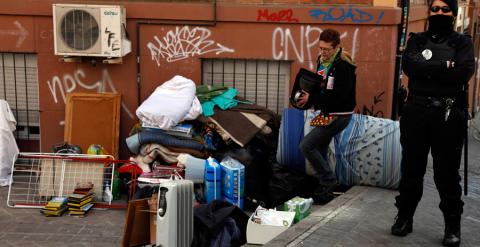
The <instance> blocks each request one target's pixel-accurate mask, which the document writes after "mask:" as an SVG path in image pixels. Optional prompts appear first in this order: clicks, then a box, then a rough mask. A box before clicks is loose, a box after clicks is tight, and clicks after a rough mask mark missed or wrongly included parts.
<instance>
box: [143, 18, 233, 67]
mask: <svg viewBox="0 0 480 247" xmlns="http://www.w3.org/2000/svg"><path fill="white" fill-rule="evenodd" d="M211 35H212V33H211V31H210V30H209V29H207V28H204V27H193V28H190V27H189V26H184V27H176V28H175V30H170V31H168V32H167V33H166V34H165V36H164V37H163V38H162V39H160V38H158V37H157V36H156V35H155V36H154V37H153V39H154V41H152V42H148V44H147V48H148V49H149V50H150V54H151V55H152V60H154V61H155V62H156V63H157V66H160V60H161V59H165V60H166V61H167V62H175V61H179V60H182V59H186V58H189V57H193V56H195V55H203V54H206V53H210V52H215V54H216V55H218V54H220V53H223V52H235V50H233V49H231V48H228V47H225V46H223V45H222V44H220V43H218V42H215V41H213V40H211V39H210V36H211Z"/></svg>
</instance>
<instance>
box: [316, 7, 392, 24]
mask: <svg viewBox="0 0 480 247" xmlns="http://www.w3.org/2000/svg"><path fill="white" fill-rule="evenodd" d="M309 13H310V16H311V17H313V18H314V19H315V20H321V21H332V22H344V21H345V20H350V21H351V22H355V23H365V22H373V21H375V23H379V22H380V20H381V19H382V17H383V15H384V12H383V11H381V12H380V13H379V15H378V17H377V18H376V20H375V17H374V16H373V14H371V13H368V12H365V11H363V10H361V9H358V8H352V7H348V9H345V8H344V7H332V8H329V9H313V10H310V11H309Z"/></svg>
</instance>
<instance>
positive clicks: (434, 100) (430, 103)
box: [408, 95, 454, 108]
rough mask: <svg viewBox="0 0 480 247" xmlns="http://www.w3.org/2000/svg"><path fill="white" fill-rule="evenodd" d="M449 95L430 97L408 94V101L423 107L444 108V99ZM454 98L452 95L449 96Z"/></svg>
mask: <svg viewBox="0 0 480 247" xmlns="http://www.w3.org/2000/svg"><path fill="white" fill-rule="evenodd" d="M448 98H449V97H441V98H440V97H431V96H422V95H409V96H408V102H410V103H412V104H414V105H418V106H424V107H435V108H444V107H446V106H447V104H446V100H447V99H448ZM451 98H454V97H451Z"/></svg>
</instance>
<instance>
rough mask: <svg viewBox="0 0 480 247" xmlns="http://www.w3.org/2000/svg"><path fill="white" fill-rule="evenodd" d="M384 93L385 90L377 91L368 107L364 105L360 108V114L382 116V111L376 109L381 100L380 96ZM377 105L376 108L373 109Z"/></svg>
mask: <svg viewBox="0 0 480 247" xmlns="http://www.w3.org/2000/svg"><path fill="white" fill-rule="evenodd" d="M384 94H385V91H383V92H381V93H379V94H378V95H375V96H373V103H372V104H371V105H370V107H368V106H366V105H364V106H363V109H362V114H363V115H370V116H373V117H380V118H383V115H384V114H383V111H381V110H377V109H378V106H379V103H380V102H382V101H383V100H382V96H383V95H384ZM375 107H377V109H375Z"/></svg>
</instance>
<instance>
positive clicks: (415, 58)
mask: <svg viewBox="0 0 480 247" xmlns="http://www.w3.org/2000/svg"><path fill="white" fill-rule="evenodd" d="M428 39H430V41H432V42H435V43H440V42H444V44H445V45H447V46H449V47H451V48H452V49H454V54H455V55H454V57H452V58H450V59H435V57H432V59H429V60H427V59H425V57H424V56H423V55H422V51H424V50H425V49H426V45H427V41H428ZM432 52H433V53H435V52H436V51H434V50H433V51H432ZM402 59H403V60H402V68H403V72H404V73H405V74H406V75H407V76H408V79H409V82H408V84H409V86H408V88H409V91H410V93H412V94H416V95H423V96H433V97H450V96H458V95H460V93H461V92H462V90H464V85H467V83H468V80H469V79H470V77H471V76H472V75H473V72H474V69H475V57H474V52H473V44H472V41H471V38H470V37H469V36H467V35H462V34H459V33H457V32H452V33H451V34H449V35H448V36H446V37H443V38H441V39H437V40H435V39H433V38H432V35H431V34H429V33H428V32H422V33H416V34H414V33H411V34H410V38H409V40H408V42H407V47H406V50H405V53H404V55H403V58H402ZM447 60H452V61H454V62H455V66H454V67H453V68H447Z"/></svg>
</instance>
